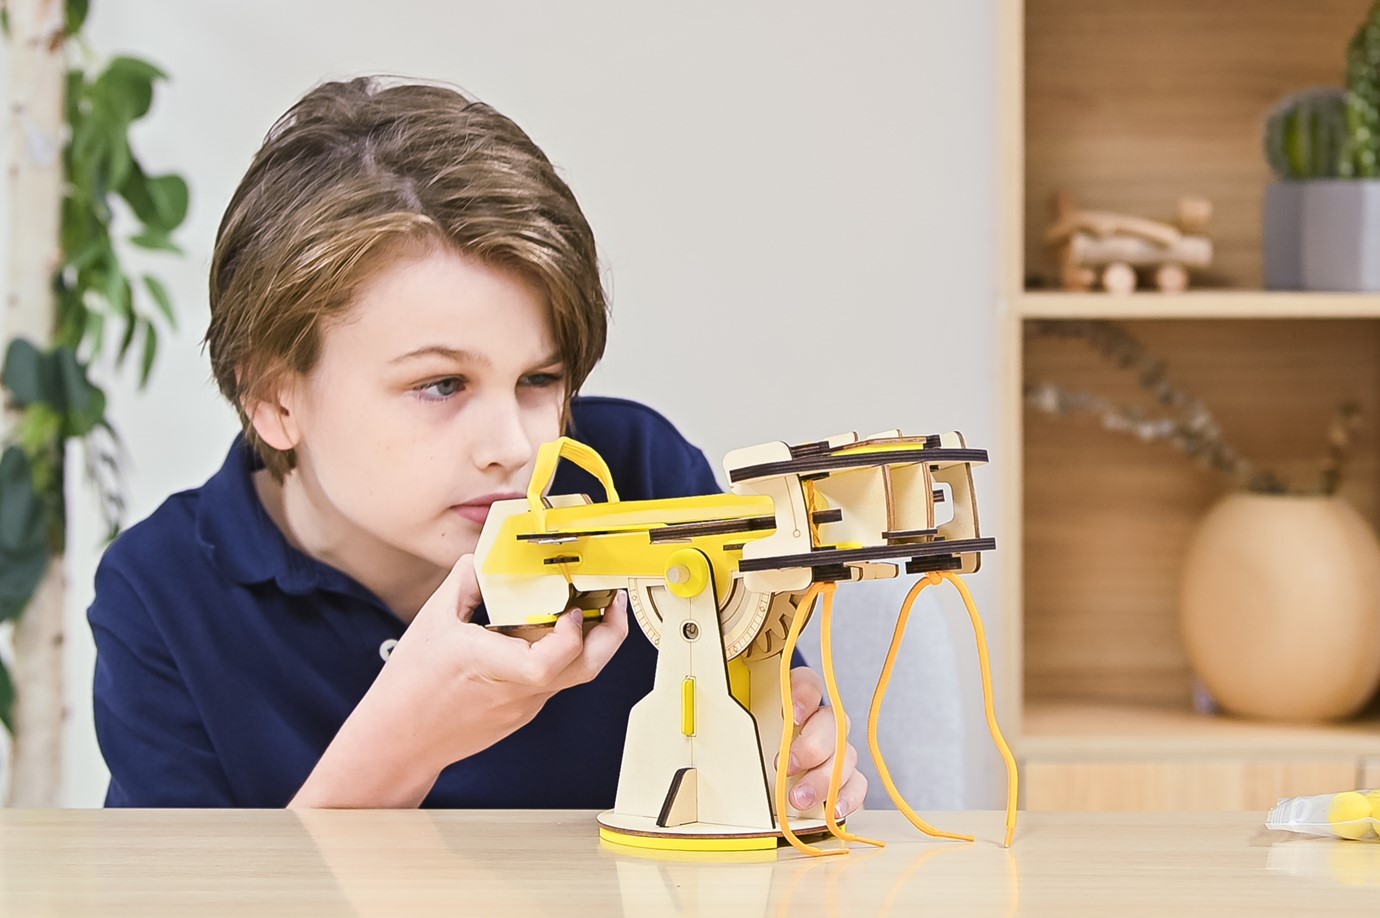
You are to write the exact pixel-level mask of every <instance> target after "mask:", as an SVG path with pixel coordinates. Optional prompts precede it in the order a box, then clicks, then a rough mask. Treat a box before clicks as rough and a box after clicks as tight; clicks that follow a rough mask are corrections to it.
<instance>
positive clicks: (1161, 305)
mask: <svg viewBox="0 0 1380 918" xmlns="http://www.w3.org/2000/svg"><path fill="white" fill-rule="evenodd" d="M1015 305H1016V313H1017V315H1019V316H1020V317H1021V318H1023V319H1375V318H1380V293H1314V292H1299V291H1282V290H1189V291H1186V292H1184V293H1178V294H1166V293H1157V292H1153V291H1145V292H1141V293H1130V294H1124V295H1120V296H1115V295H1112V294H1109V293H1067V292H1063V291H1045V290H1026V291H1022V292H1020V293H1018V294H1017V295H1016V304H1015Z"/></svg>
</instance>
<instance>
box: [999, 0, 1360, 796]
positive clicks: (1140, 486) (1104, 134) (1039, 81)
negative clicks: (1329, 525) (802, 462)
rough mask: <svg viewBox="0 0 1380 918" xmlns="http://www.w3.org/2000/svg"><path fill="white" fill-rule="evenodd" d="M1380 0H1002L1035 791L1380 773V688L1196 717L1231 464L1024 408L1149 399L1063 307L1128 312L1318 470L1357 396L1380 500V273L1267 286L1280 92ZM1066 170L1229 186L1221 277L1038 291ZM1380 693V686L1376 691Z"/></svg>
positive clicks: (1132, 206) (1234, 430)
mask: <svg viewBox="0 0 1380 918" xmlns="http://www.w3.org/2000/svg"><path fill="white" fill-rule="evenodd" d="M1370 5H1371V0H1312V2H1310V3H1307V4H1300V3H1297V2H1296V0H1222V2H1217V3H1211V4H1205V3H1202V2H1201V0H1155V2H1153V3H1146V2H1143V0H1024V2H1021V0H1008V2H1006V3H1005V4H1004V6H1003V17H1002V18H1003V38H1002V42H1003V45H1002V59H1003V61H1004V62H1005V64H1006V65H1007V66H1006V70H1005V73H1004V75H1003V97H1004V106H1003V122H1004V124H1003V128H1004V130H1003V151H1004V152H1003V156H1004V159H1003V163H1002V165H1003V175H1004V182H1003V190H1002V195H1003V204H1004V208H1005V219H1004V223H1003V225H1004V228H1005V231H1006V238H1005V247H1004V261H1003V290H1004V306H1005V309H1004V321H1003V333H1004V344H1003V347H1004V349H1005V355H1006V358H1007V359H1006V361H1005V364H1006V366H1007V368H1008V372H1007V374H1006V377H1005V378H1004V379H1003V381H1002V383H1001V385H1002V396H1001V398H1002V403H1003V409H1004V416H1005V418H1006V423H1005V428H1004V432H1003V440H1004V448H1003V450H1002V465H1003V467H1004V469H1005V474H1006V476H1007V478H1006V485H1007V488H1008V494H1010V495H1011V499H1009V500H1008V501H1007V508H1008V509H1007V513H1006V516H1005V518H1004V519H1003V520H1002V530H1001V535H1002V536H1004V538H1003V542H1002V544H1003V552H1002V563H1003V566H1004V569H1005V570H1006V571H1007V574H1008V576H1007V583H1008V593H1007V596H1006V597H1005V599H1006V604H1005V606H1006V617H1005V620H1004V626H1005V629H1006V634H1007V636H1008V642H1007V646H1008V647H1013V648H1016V650H1017V652H1015V653H1012V654H1009V657H1010V659H1009V661H1008V664H1007V670H1006V672H1005V673H1004V676H1005V678H1004V679H1003V696H1002V698H1001V702H1002V707H1003V708H1004V710H1003V717H1004V718H1005V720H1006V721H1007V722H1010V723H1011V724H1012V725H1013V726H1012V730H1013V732H1014V733H1015V735H1016V737H1017V741H1016V743H1015V744H1014V746H1015V750H1016V753H1017V757H1018V758H1019V759H1021V763H1022V769H1023V772H1024V777H1025V782H1026V783H1025V785H1024V797H1025V800H1024V805H1026V806H1029V807H1031V808H1037V809H1041V808H1043V809H1049V808H1061V809H1070V808H1075V809H1077V808H1088V809H1233V808H1247V809H1259V808H1264V807H1268V806H1269V805H1270V804H1272V803H1273V802H1274V800H1275V799H1276V798H1277V797H1278V796H1282V795H1288V794H1294V793H1322V792H1326V791H1328V790H1339V789H1343V788H1346V787H1351V786H1358V785H1361V784H1371V785H1374V784H1380V710H1377V711H1376V712H1374V713H1372V714H1370V715H1367V716H1363V717H1362V718H1361V719H1359V720H1357V721H1353V722H1349V723H1346V724H1339V725H1330V726H1329V725H1279V724H1267V723H1258V722H1245V721H1240V720H1237V719H1233V718H1227V717H1221V716H1213V715H1205V714H1199V713H1195V712H1194V709H1193V705H1192V698H1193V678H1192V673H1191V670H1190V667H1189V665H1188V661H1187V659H1186V656H1185V653H1184V650H1183V647H1182V643H1181V641H1180V639H1179V636H1178V621H1177V598H1176V590H1177V582H1178V575H1179V571H1180V568H1181V565H1182V563H1183V549H1184V544H1185V541H1186V539H1187V537H1188V536H1189V534H1190V533H1191V532H1192V529H1193V526H1194V524H1195V523H1196V521H1197V520H1198V519H1199V518H1200V517H1201V515H1202V513H1203V511H1204V509H1205V508H1206V507H1207V506H1209V505H1210V504H1211V502H1212V501H1214V500H1215V499H1217V498H1218V497H1219V496H1221V495H1222V494H1224V493H1225V485H1224V483H1223V482H1222V481H1220V480H1219V479H1217V478H1215V477H1213V476H1212V475H1211V474H1210V473H1208V472H1204V471H1201V470H1199V469H1197V468H1196V467H1195V466H1194V465H1193V463H1192V461H1191V460H1189V459H1188V458H1187V457H1185V456H1183V455H1182V454H1179V453H1177V452H1175V451H1174V450H1172V448H1170V447H1168V446H1164V445H1162V444H1145V443H1140V442H1135V441H1132V440H1131V439H1130V438H1127V437H1124V436H1122V435H1117V434H1113V433H1108V432H1106V431H1105V430H1103V429H1101V427H1100V424H1099V423H1098V421H1097V420H1096V419H1093V418H1060V419H1053V418H1049V417H1047V416H1044V415H1041V414H1038V413H1035V412H1027V411H1026V410H1025V409H1024V406H1023V404H1022V395H1021V391H1022V383H1023V381H1025V380H1027V379H1029V380H1036V379H1040V380H1051V381H1057V382H1059V383H1060V384H1061V385H1063V386H1065V387H1066V388H1068V389H1071V390H1073V389H1085V390H1090V391H1094V392H1098V393H1100V394H1103V395H1106V396H1108V397H1110V398H1113V399H1115V400H1117V401H1119V402H1123V403H1132V404H1144V403H1145V394H1144V393H1143V392H1140V391H1139V390H1138V388H1137V386H1136V383H1135V381H1134V380H1132V379H1127V378H1126V374H1125V373H1123V372H1118V371H1117V370H1115V369H1114V368H1110V367H1107V366H1106V365H1105V364H1103V362H1102V361H1100V360H1099V358H1098V357H1097V356H1096V355H1095V354H1094V353H1093V352H1092V351H1091V350H1090V349H1088V348H1087V347H1085V346H1084V345H1083V344H1082V343H1081V342H1079V341H1076V340H1070V339H1067V338H1062V337H1059V336H1054V335H1047V334H1035V332H1036V331H1037V330H1038V329H1041V328H1043V327H1045V326H1046V325H1047V322H1048V320H1054V321H1056V322H1057V321H1060V320H1077V319H1093V318H1096V319H1116V320H1119V321H1124V322H1125V323H1126V325H1127V326H1128V327H1129V328H1130V329H1131V330H1132V331H1133V332H1134V333H1135V334H1136V335H1137V336H1138V337H1140V338H1141V339H1142V340H1143V341H1145V342H1146V344H1147V345H1148V346H1149V347H1150V349H1151V350H1153V351H1154V352H1155V353H1157V354H1158V355H1160V356H1162V357H1164V358H1165V359H1166V360H1167V361H1168V364H1169V367H1170V371H1171V375H1172V376H1173V377H1174V378H1175V379H1176V380H1177V381H1178V383H1179V384H1180V385H1181V387H1182V388H1183V389H1184V390H1186V391H1189V392H1192V393H1194V394H1195V395H1197V396H1198V397H1200V398H1201V399H1202V400H1203V401H1204V402H1205V403H1206V404H1208V405H1209V406H1210V407H1211V408H1212V410H1213V411H1214V413H1215V414H1216V416H1217V418H1218V420H1219V421H1220V422H1221V423H1222V425H1223V428H1224V429H1225V431H1226V433H1227V436H1228V437H1229V439H1230V440H1231V441H1232V442H1233V443H1234V444H1235V445H1236V446H1237V448H1238V449H1239V450H1241V451H1242V452H1243V453H1246V454H1248V455H1251V456H1253V457H1255V458H1256V459H1257V461H1258V462H1260V463H1261V464H1263V465H1269V466H1271V467H1274V468H1277V469H1278V470H1279V471H1281V472H1282V473H1284V474H1286V475H1288V476H1292V477H1295V478H1297V479H1299V480H1302V478H1303V477H1304V476H1307V475H1308V474H1309V473H1310V471H1311V470H1312V468H1313V467H1314V466H1315V465H1316V462H1317V460H1318V459H1319V457H1320V456H1321V454H1322V450H1323V433H1324V429H1325V426H1326V424H1327V422H1328V420H1329V419H1330V417H1331V415H1332V412H1333V410H1334V409H1335V407H1336V405H1337V404H1338V403H1339V402H1340V401H1342V400H1344V399H1352V400H1355V401H1357V402H1358V403H1359V404H1360V406H1361V409H1362V412H1363V416H1364V417H1365V418H1366V419H1367V429H1366V431H1365V432H1364V433H1363V435H1362V436H1361V438H1360V441H1359V442H1358V443H1357V444H1356V451H1355V458H1354V459H1353V460H1352V463H1351V465H1350V466H1349V468H1348V471H1347V484H1346V485H1345V486H1344V488H1343V495H1344V496H1345V497H1347V498H1348V499H1349V500H1350V501H1351V502H1352V503H1353V504H1355V506H1356V507H1357V508H1358V509H1359V510H1361V512H1362V513H1363V514H1364V515H1365V516H1366V517H1367V518H1369V519H1370V520H1371V521H1372V522H1380V437H1378V436H1377V435H1376V430H1377V429H1380V295H1372V294H1323V293H1304V292H1273V291H1264V290H1261V289H1260V284H1261V277H1262V269H1261V255H1260V252H1261V241H1260V237H1261V210H1262V198H1263V193H1264V188H1265V186H1266V184H1267V183H1268V181H1269V180H1270V177H1269V174H1268V170H1267V168H1266V166H1265V163H1264V158H1263V155H1262V153H1261V151H1260V130H1261V124H1262V122H1263V118H1264V115H1265V113H1266V112H1267V111H1268V110H1269V108H1270V107H1271V106H1272V105H1273V104H1274V102H1275V101H1276V100H1277V99H1278V98H1280V97H1282V96H1283V95H1285V94H1287V93H1289V92H1292V91H1296V90H1299V89H1303V88H1307V87H1311V86H1316V85H1323V84H1334V85H1338V84H1340V83H1341V81H1342V66H1343V60H1344V51H1345V46H1346V42H1347V40H1348V39H1349V37H1350V35H1351V33H1352V32H1353V31H1354V30H1355V28H1356V26H1357V25H1358V23H1359V22H1360V21H1361V20H1362V18H1363V16H1364V14H1365V12H1366V11H1367V10H1368V9H1369V7H1370ZM1060 187H1067V188H1069V189H1070V190H1071V191H1072V192H1073V193H1074V195H1075V197H1076V198H1077V199H1078V200H1079V201H1080V203H1083V204H1085V205H1086V206H1089V207H1096V208H1099V209H1109V210H1122V211H1127V212H1131V213H1139V214H1144V215H1147V216H1155V215H1163V216H1165V217H1168V216H1169V215H1170V213H1171V211H1172V208H1173V205H1174V202H1175V201H1176V200H1177V198H1178V197H1179V196H1180V195H1182V194H1189V193H1194V194H1202V195H1205V196H1207V197H1208V198H1210V199H1211V200H1212V201H1213V203H1214V205H1215V207H1216V211H1215V214H1214V222H1213V228H1212V232H1211V235H1212V236H1213V238H1214V242H1215V245H1216V249H1217V258H1216V261H1215V264H1214V268H1213V270H1212V273H1211V274H1210V275H1209V276H1207V277H1206V278H1203V279H1201V280H1199V279H1195V283H1197V284H1199V285H1198V286H1196V287H1195V288H1194V289H1191V290H1190V291H1189V292H1187V293H1185V294H1181V295H1178V296H1169V295H1163V294H1160V293H1157V292H1144V293H1141V292H1138V293H1135V294H1131V295H1129V296H1109V295H1106V294H1101V293H1090V294H1071V293H1063V292H1058V291H1055V290H1050V289H1039V286H1040V285H1042V284H1047V282H1048V277H1049V275H1050V273H1051V272H1050V269H1051V268H1052V265H1051V264H1050V263H1049V262H1047V260H1046V258H1047V256H1046V253H1044V252H1043V251H1042V249H1041V246H1040V243H1039V239H1040V236H1041V234H1042V232H1043V228H1044V226H1045V224H1046V221H1047V210H1046V204H1047V202H1048V200H1049V198H1050V197H1051V195H1052V194H1053V192H1054V190H1055V189H1056V188H1060ZM1373 707H1374V706H1373Z"/></svg>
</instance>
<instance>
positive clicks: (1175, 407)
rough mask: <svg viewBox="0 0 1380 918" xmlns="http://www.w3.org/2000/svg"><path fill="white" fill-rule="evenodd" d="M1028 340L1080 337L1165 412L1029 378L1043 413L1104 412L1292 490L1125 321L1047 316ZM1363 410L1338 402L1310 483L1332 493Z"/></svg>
mask: <svg viewBox="0 0 1380 918" xmlns="http://www.w3.org/2000/svg"><path fill="white" fill-rule="evenodd" d="M1025 334H1026V337H1027V338H1034V337H1040V336H1047V337H1059V338H1080V339H1082V340H1084V341H1086V342H1087V343H1088V345H1089V347H1091V348H1092V349H1093V350H1094V351H1096V352H1097V354H1098V355H1099V356H1100V357H1101V358H1102V359H1103V360H1105V361H1106V362H1107V363H1109V364H1111V365H1112V366H1114V367H1117V368H1118V369H1124V370H1129V371H1131V372H1133V373H1134V374H1135V375H1136V379H1137V382H1138V383H1139V384H1140V387H1141V388H1142V389H1144V390H1145V391H1147V392H1149V393H1150V395H1151V396H1152V398H1153V399H1154V401H1155V403H1156V404H1157V405H1158V406H1160V407H1161V408H1162V409H1163V413H1160V414H1150V413H1148V412H1146V411H1143V410H1141V409H1140V408H1136V407H1128V406H1123V405H1117V404H1115V403H1113V402H1112V401H1111V400H1110V399H1107V398H1104V397H1102V396H1100V395H1095V394H1093V393H1091V392H1070V391H1067V390H1065V389H1064V388H1063V387H1061V386H1060V385H1059V384H1057V383H1052V382H1035V383H1026V384H1025V386H1024V388H1023V394H1024V397H1025V403H1026V404H1027V405H1029V406H1030V407H1032V408H1034V409H1036V410H1038V411H1042V412H1044V413H1045V414H1051V415H1056V416H1062V415H1069V414H1091V415H1095V416H1097V417H1099V418H1100V419H1101V421H1102V426H1103V427H1105V428H1106V429H1107V430H1113V431H1117V432H1119V433H1125V434H1130V435H1131V436H1134V437H1136V438H1138V439H1140V440H1144V441H1146V442H1154V441H1163V442H1166V443H1169V444H1170V445H1172V446H1174V447H1176V448H1177V449H1179V450H1182V451H1183V452H1184V453H1186V454H1187V455H1188V456H1190V457H1192V458H1193V459H1195V460H1197V462H1198V464H1199V465H1200V466H1202V467H1203V468H1209V469H1212V470H1214V471H1217V472H1221V473H1223V474H1224V475H1226V476H1227V477H1228V478H1230V479H1231V480H1232V483H1233V484H1234V485H1235V486H1237V487H1240V488H1244V489H1246V490H1248V491H1254V492H1258V493H1264V494H1285V493H1289V492H1290V491H1291V489H1290V488H1289V487H1288V485H1286V483H1285V482H1284V480H1283V479H1281V478H1280V477H1279V476H1278V475H1276V474H1275V473H1274V472H1271V471H1268V470H1264V469H1259V468H1257V467H1256V466H1255V465H1254V464H1253V463H1252V462H1251V461H1250V460H1249V459H1247V458H1246V457H1245V456H1242V455H1241V454H1240V453H1239V452H1237V450H1235V449H1234V448H1233V447H1232V446H1231V445H1230V444H1229V443H1227V441H1226V440H1225V438H1224V437H1223V434H1222V427H1221V425H1220V424H1218V423H1217V419H1216V418H1215V417H1213V415H1212V412H1211V411H1209V410H1208V408H1207V406H1206V405H1204V404H1203V403H1202V402H1201V401H1199V400H1198V399H1197V398H1195V397H1194V396H1192V395H1189V394H1188V393H1186V392H1184V391H1183V390H1181V389H1179V388H1178V387H1177V386H1175V385H1174V383H1173V382H1172V381H1171V380H1170V379H1169V375H1168V371H1167V369H1166V365H1165V362H1164V361H1163V360H1162V359H1160V358H1158V357H1155V356H1153V355H1151V354H1150V353H1149V352H1148V351H1147V350H1146V348H1145V345H1144V344H1142V343H1141V342H1140V340H1139V339H1137V338H1136V337H1135V336H1133V335H1132V334H1131V333H1130V332H1128V331H1127V330H1126V329H1125V328H1124V327H1122V326H1121V325H1118V324H1116V323H1115V322H1108V321H1104V320H1057V321H1056V320H1049V321H1036V322H1027V323H1026V325H1025ZM1359 421H1360V411H1359V409H1358V408H1357V406H1356V405H1355V403H1353V402H1345V403H1343V404H1342V405H1340V406H1338V408H1337V412H1336V414H1335V415H1334V417H1333V419H1332V422H1331V424H1330V425H1329V426H1328V430H1327V452H1326V455H1325V456H1324V458H1323V460H1322V463H1321V468H1320V471H1319V476H1318V483H1317V485H1316V486H1315V487H1313V488H1307V489H1302V490H1303V491H1317V492H1319V493H1322V494H1335V493H1336V491H1337V488H1338V487H1339V486H1340V484H1341V480H1342V467H1343V465H1344V464H1345V461H1346V457H1347V453H1348V451H1349V449H1350V447H1351V441H1352V437H1353V435H1354V434H1355V432H1356V430H1357V429H1358V427H1359V426H1360V425H1359Z"/></svg>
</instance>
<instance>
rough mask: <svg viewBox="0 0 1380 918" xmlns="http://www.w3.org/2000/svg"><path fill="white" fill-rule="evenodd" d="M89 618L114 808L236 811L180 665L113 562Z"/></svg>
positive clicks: (97, 710)
mask: <svg viewBox="0 0 1380 918" xmlns="http://www.w3.org/2000/svg"><path fill="white" fill-rule="evenodd" d="M87 618H88V620H89V621H90V623H91V633H92V636H93V637H94V638H95V641H96V671H95V681H94V684H93V692H94V699H93V700H94V714H95V720H96V738H97V739H98V740H99V742H100V746H101V753H102V755H103V756H104V757H105V761H106V765H107V766H108V767H109V768H110V787H109V789H108V791H107V792H106V799H105V804H106V806H139V807H150V806H152V807H160V806H185V807H228V806H234V805H235V800H234V794H233V792H232V791H231V789H230V783H229V781H228V780H227V779H226V776H225V772H224V769H223V768H222V767H221V763H220V758H219V757H218V756H217V755H216V753H215V750H214V748H213V747H212V745H211V740H210V737H209V736H208V735H207V734H206V730H205V727H204V726H203V725H202V721H201V717H200V715H199V713H198V711H197V709H196V705H195V703H194V702H193V700H192V697H191V694H190V693H189V692H188V690H187V686H186V683H185V682H184V681H183V679H182V676H181V673H180V672H179V670H178V667H177V664H176V662H175V661H174V660H173V658H172V655H171V654H170V653H169V652H168V648H167V645H166V643H165V642H164V641H163V639H162V637H161V635H160V634H159V633H158V629H157V628H156V627H155V625H154V623H153V621H152V619H151V618H150V617H149V614H148V610H147V608H146V607H145V605H144V603H143V602H142V601H141V600H140V599H139V596H138V594H137V592H136V591H135V590H134V589H133V588H132V587H131V586H130V584H129V582H128V581H127V580H126V579H125V578H124V577H123V576H122V575H121V574H120V573H119V572H118V571H117V570H115V569H113V568H112V566H111V565H110V564H109V563H108V562H107V561H102V563H101V565H100V567H99V568H98V569H97V571H96V598H95V601H94V602H92V604H91V608H90V610H89V611H88V613H87Z"/></svg>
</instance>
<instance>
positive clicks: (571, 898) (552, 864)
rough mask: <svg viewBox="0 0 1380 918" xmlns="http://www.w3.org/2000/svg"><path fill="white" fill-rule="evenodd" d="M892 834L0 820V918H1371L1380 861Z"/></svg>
mask: <svg viewBox="0 0 1380 918" xmlns="http://www.w3.org/2000/svg"><path fill="white" fill-rule="evenodd" d="M929 815H930V816H931V818H930V821H931V822H932V823H933V824H935V825H936V826H938V827H939V828H943V829H950V830H954V831H960V832H966V833H969V834H973V835H976V836H977V839H978V840H977V841H976V842H973V843H964V842H951V841H939V840H934V839H930V838H928V837H927V836H924V835H921V834H920V833H919V832H917V831H916V830H915V829H913V828H912V827H911V826H910V824H909V823H908V822H906V821H905V819H904V818H903V817H902V816H901V815H900V814H898V813H895V812H874V813H860V814H858V815H856V816H855V817H854V818H853V819H851V820H850V823H849V827H850V829H852V830H853V831H854V832H857V833H859V834H861V835H867V836H872V837H877V838H881V839H884V840H886V841H887V842H888V845H887V847H886V848H885V849H874V848H869V847H866V846H862V845H854V846H853V847H852V850H851V852H850V853H849V854H847V855H846V856H835V857H825V858H807V857H804V856H802V855H799V854H797V853H796V852H795V851H794V850H793V849H790V848H782V849H779V850H778V851H775V852H758V853H745V854H712V855H711V854H690V853H685V854H678V855H677V854H670V853H667V854H658V855H653V854H651V853H649V852H642V851H637V850H633V849H627V848H621V847H617V846H613V845H609V844H606V843H603V842H601V841H600V840H599V837H598V832H597V827H596V825H595V821H594V814H593V813H591V812H583V811H580V812H575V811H533V810H526V811H494V810H488V811H485V810H477V811H415V810H406V811H401V810H374V811H310V812H290V811H283V810H229V811H226V810H0V915H6V916H28V915H49V914H52V915H81V914H102V915H111V914H130V915H140V916H157V915H165V914H167V915H195V916H197V918H210V916H215V915H219V914H227V915H228V914H234V915H237V916H238V915H245V914H250V915H254V916H256V918H257V916H261V915H293V914H301V915H321V914H342V915H350V914H357V915H373V914H388V915H399V914H406V915H428V914H433V913H434V914H445V915H456V914H480V915H500V916H503V918H511V916H517V915H528V914H534V915H535V914H542V915H547V914H561V915H599V916H610V915H629V916H631V915H638V916H641V915H646V914H670V913H680V914H710V915H713V916H714V918H729V916H785V915H799V914H808V915H811V916H818V915H825V916H834V915H850V916H851V915H890V914H895V915H914V914H916V913H917V912H916V910H917V908H919V909H926V908H928V909H931V910H949V909H953V910H958V911H960V912H961V913H963V914H991V915H1018V914H1019V915H1029V914H1048V915H1053V914H1059V915H1068V914H1079V913H1089V914H1092V913H1105V912H1106V911H1107V910H1108V908H1109V907H1114V908H1116V909H1117V911H1118V912H1121V913H1133V914H1147V915H1150V914H1153V915H1162V914H1170V913H1173V914H1179V915H1182V914H1196V913H1203V914H1220V913H1222V912H1224V911H1225V912H1228V913H1238V912H1244V911H1246V910H1248V909H1249V910H1250V912H1251V913H1253V914H1254V913H1260V912H1267V913H1270V912H1275V913H1295V914H1303V913H1313V914H1320V913H1330V914H1334V915H1335V914H1342V913H1347V912H1352V911H1354V912H1356V913H1358V914H1359V913H1361V912H1362V910H1363V909H1364V910H1365V911H1366V913H1374V912H1375V910H1376V908H1377V906H1380V843H1366V842H1352V841H1334V840H1330V839H1315V838H1306V837H1303V836H1293V835H1286V834H1282V833H1275V832H1269V831H1266V830H1265V829H1264V828H1263V827H1262V825H1261V823H1262V816H1261V814H1256V813H1206V814H1204V813H1191V814H1190V813H1179V814H1144V813H1137V814H1111V813H1022V814H1021V819H1020V825H1019V827H1018V829H1017V832H1016V839H1015V842H1014V843H1013V845H1012V847H1011V848H1009V849H1004V848H1002V847H1001V844H1000V840H1001V836H1002V832H1003V823H1002V814H1000V813H995V812H968V813H948V814H929Z"/></svg>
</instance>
